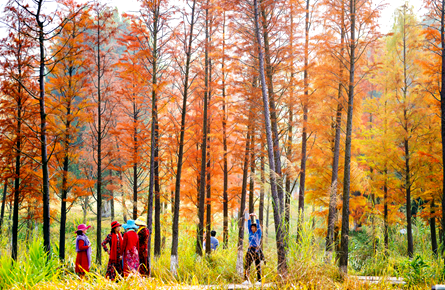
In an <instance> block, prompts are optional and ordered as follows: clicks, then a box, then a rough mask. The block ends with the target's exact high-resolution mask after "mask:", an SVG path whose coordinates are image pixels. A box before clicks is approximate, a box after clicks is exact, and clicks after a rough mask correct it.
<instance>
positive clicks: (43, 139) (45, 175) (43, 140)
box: [36, 1, 51, 254]
mask: <svg viewBox="0 0 445 290" xmlns="http://www.w3.org/2000/svg"><path fill="white" fill-rule="evenodd" d="M42 5H43V1H40V2H39V3H38V14H37V15H36V22H37V25H38V27H39V29H38V31H39V50H40V63H39V109H40V146H41V152H42V153H41V163H42V182H43V184H42V191H43V247H44V249H45V252H46V253H48V254H49V253H50V251H51V239H50V211H49V171H48V152H47V132H46V105H45V65H46V59H45V57H46V56H45V34H44V21H45V20H44V21H41V20H40V17H41V15H40V11H41V10H40V9H41V7H42Z"/></svg>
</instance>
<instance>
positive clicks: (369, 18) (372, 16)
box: [339, 0, 382, 274]
mask: <svg viewBox="0 0 445 290" xmlns="http://www.w3.org/2000/svg"><path fill="white" fill-rule="evenodd" d="M357 8H358V9H357ZM381 8H382V7H381V6H380V5H379V6H374V5H373V3H372V2H371V1H369V0H349V10H348V11H347V12H348V13H347V14H346V19H347V22H348V27H347V28H346V30H347V31H349V35H345V38H346V41H345V42H346V43H347V53H346V55H347V56H346V62H345V61H343V63H344V66H345V69H347V71H348V73H349V80H348V89H347V93H348V101H347V120H346V140H345V165H344V177H343V206H342V226H341V237H340V239H341V248H340V252H339V268H340V271H341V272H342V273H344V274H347V271H348V268H347V267H348V256H349V250H348V246H349V214H350V210H349V197H350V187H351V157H352V152H351V144H352V125H353V124H352V119H353V112H354V96H355V87H356V86H357V83H356V79H355V73H356V69H357V62H358V61H359V59H360V58H361V57H363V56H364V55H365V53H364V52H365V51H366V49H367V48H368V47H369V44H370V43H373V42H375V41H376V39H378V38H379V37H380V34H379V33H377V32H376V26H375V25H373V23H374V22H375V20H376V19H377V17H378V16H379V11H380V10H381ZM357 27H359V28H360V29H358V30H356V28H357ZM348 36H349V37H348Z"/></svg>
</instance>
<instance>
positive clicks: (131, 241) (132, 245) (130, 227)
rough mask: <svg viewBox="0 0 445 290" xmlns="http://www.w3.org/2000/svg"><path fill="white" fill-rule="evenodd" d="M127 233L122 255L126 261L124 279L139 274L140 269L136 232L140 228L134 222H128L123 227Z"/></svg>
mask: <svg viewBox="0 0 445 290" xmlns="http://www.w3.org/2000/svg"><path fill="white" fill-rule="evenodd" d="M122 227H123V228H124V229H126V230H127V232H126V233H125V234H124V242H123V244H122V249H121V255H122V259H123V261H124V277H126V276H128V274H130V273H131V272H134V273H137V271H138V268H139V254H138V248H139V238H138V234H137V233H136V230H137V229H138V226H137V225H136V224H135V223H134V220H128V221H127V223H126V224H125V225H123V226H122Z"/></svg>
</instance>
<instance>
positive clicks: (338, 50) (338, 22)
mask: <svg viewBox="0 0 445 290" xmlns="http://www.w3.org/2000/svg"><path fill="white" fill-rule="evenodd" d="M326 6H327V7H329V10H330V11H333V13H330V16H331V17H332V18H331V19H330V22H331V23H332V24H333V25H335V26H340V27H339V31H340V43H339V44H338V45H336V46H334V47H333V49H332V52H331V53H332V54H333V56H334V58H335V59H336V60H337V61H338V66H339V70H338V80H337V82H338V88H337V102H338V103H337V109H336V114H335V124H334V128H335V135H334V148H333V159H332V175H331V186H330V189H329V191H330V196H329V213H328V226H327V235H326V256H327V257H328V259H331V257H332V251H333V250H334V247H335V245H334V232H335V223H336V222H337V189H338V167H339V160H340V141H341V133H342V131H341V125H342V122H341V121H342V112H343V99H344V94H343V92H344V91H345V90H344V88H345V81H344V80H343V78H344V71H345V69H344V66H343V63H342V59H343V58H344V52H345V33H346V31H345V1H344V0H341V1H333V2H330V1H328V2H327V3H326Z"/></svg>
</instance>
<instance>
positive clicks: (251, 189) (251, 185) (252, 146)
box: [249, 126, 255, 213]
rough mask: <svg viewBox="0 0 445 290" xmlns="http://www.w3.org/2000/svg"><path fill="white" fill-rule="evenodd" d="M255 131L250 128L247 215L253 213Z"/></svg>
mask: <svg viewBox="0 0 445 290" xmlns="http://www.w3.org/2000/svg"><path fill="white" fill-rule="evenodd" d="M254 150H255V131H254V129H253V126H252V132H251V135H250V181H249V213H254V212H255V152H254Z"/></svg>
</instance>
